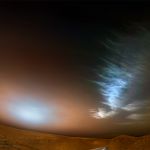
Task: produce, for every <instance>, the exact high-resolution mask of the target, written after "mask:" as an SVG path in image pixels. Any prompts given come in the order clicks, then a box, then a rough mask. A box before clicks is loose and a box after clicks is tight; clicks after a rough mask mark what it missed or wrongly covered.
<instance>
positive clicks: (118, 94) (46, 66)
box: [0, 2, 150, 138]
mask: <svg viewBox="0 0 150 150" xmlns="http://www.w3.org/2000/svg"><path fill="white" fill-rule="evenodd" d="M149 25H150V11H149V6H147V5H146V4H143V3H142V4H141V3H136V4H135V3H122V4H121V3H119V2H115V3H111V2H109V3H108V2H107V3H104V2H101V3H98V2H97V3H90V2H89V3H88V2H87V3H79V2H78V3H75V2H74V3H73V2H72V3H71V2H70V3H64V2H49V3H48V2H43V3H42V2H30V3H29V2H28V3H27V2H23V3H0V49H1V50H0V122H1V123H2V124H6V125H10V126H14V127H16V128H23V129H26V130H37V131H44V132H48V133H56V134H63V135H70V136H89V137H97V136H98V137H107V138H109V137H113V136H117V135H121V134H128V135H136V136H138V135H145V134H149V133H150V93H149V89H150V71H149V69H150V62H149V60H150V30H149Z"/></svg>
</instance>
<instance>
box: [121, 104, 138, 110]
mask: <svg viewBox="0 0 150 150" xmlns="http://www.w3.org/2000/svg"><path fill="white" fill-rule="evenodd" d="M139 108H140V106H139V104H137V103H131V104H128V105H126V106H124V107H122V109H123V110H126V111H136V110H138V109H139Z"/></svg>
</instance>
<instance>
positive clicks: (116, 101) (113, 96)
mask: <svg viewBox="0 0 150 150" xmlns="http://www.w3.org/2000/svg"><path fill="white" fill-rule="evenodd" d="M100 76H101V78H102V80H101V81H99V82H97V84H98V85H100V92H101V93H102V95H103V96H104V98H105V100H106V102H105V104H107V105H109V106H110V107H111V109H116V108H118V107H121V105H122V101H121V98H120V97H121V96H122V95H123V94H124V91H125V90H126V89H127V87H128V85H129V83H130V81H131V79H132V74H131V73H129V72H128V71H127V70H126V69H124V68H121V67H119V66H117V65H114V64H111V65H110V66H108V67H106V68H104V75H100Z"/></svg>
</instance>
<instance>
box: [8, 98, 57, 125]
mask: <svg viewBox="0 0 150 150" xmlns="http://www.w3.org/2000/svg"><path fill="white" fill-rule="evenodd" d="M10 112H11V114H12V115H13V117H14V118H15V119H16V120H18V121H22V122H23V123H24V124H29V125H41V124H45V123H47V122H48V121H52V122H53V121H54V119H55V118H54V108H49V106H47V105H46V104H43V103H42V102H39V101H36V100H32V99H24V100H19V101H16V102H15V103H14V104H12V105H11V106H10Z"/></svg>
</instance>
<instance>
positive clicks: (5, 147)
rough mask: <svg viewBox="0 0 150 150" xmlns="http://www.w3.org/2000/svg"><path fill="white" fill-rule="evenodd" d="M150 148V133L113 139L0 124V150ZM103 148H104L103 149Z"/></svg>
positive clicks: (139, 149) (132, 149) (143, 149)
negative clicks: (23, 128) (52, 132)
mask: <svg viewBox="0 0 150 150" xmlns="http://www.w3.org/2000/svg"><path fill="white" fill-rule="evenodd" d="M104 147H107V148H108V150H150V135H147V136H142V137H131V136H126V135H122V136H118V137H115V138H113V139H100V138H80V137H67V136H59V135H53V134H46V133H39V132H34V131H26V130H21V129H15V128H12V127H7V126H3V125H0V150H95V149H96V150H103V149H104ZM104 150H105V149H104Z"/></svg>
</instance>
